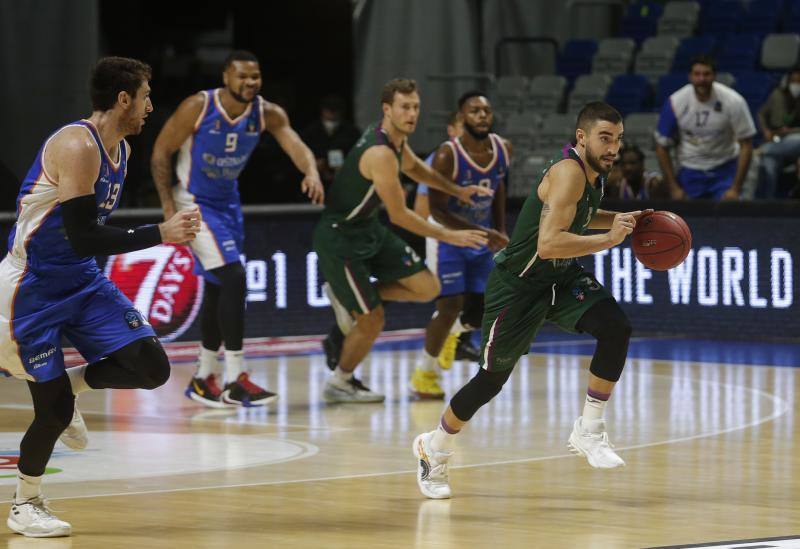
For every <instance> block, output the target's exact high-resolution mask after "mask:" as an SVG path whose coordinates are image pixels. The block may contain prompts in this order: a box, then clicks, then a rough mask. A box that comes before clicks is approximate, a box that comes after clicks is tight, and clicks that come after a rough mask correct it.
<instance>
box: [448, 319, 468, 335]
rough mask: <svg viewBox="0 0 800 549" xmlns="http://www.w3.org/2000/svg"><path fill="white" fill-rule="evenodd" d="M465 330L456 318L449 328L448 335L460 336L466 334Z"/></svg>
mask: <svg viewBox="0 0 800 549" xmlns="http://www.w3.org/2000/svg"><path fill="white" fill-rule="evenodd" d="M466 331H467V329H466V328H465V327H464V325H463V324H461V318H457V319H456V321H455V322H453V325H452V326H450V333H451V334H461V332H466Z"/></svg>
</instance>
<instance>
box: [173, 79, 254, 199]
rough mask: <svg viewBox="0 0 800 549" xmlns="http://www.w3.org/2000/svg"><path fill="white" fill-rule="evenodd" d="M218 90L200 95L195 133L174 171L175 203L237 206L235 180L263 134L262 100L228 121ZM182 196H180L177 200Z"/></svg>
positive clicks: (237, 191)
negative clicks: (201, 97) (175, 185)
mask: <svg viewBox="0 0 800 549" xmlns="http://www.w3.org/2000/svg"><path fill="white" fill-rule="evenodd" d="M219 92H220V90H219V89H215V90H206V91H202V92H200V93H202V94H203V96H204V97H205V103H204V105H203V110H202V112H201V113H200V116H199V117H198V118H197V122H196V124H195V127H194V133H193V134H192V135H191V136H190V137H189V138H188V139H187V140H186V141H185V142H184V143H183V145H182V146H181V149H180V151H179V153H178V162H177V165H176V167H175V171H176V173H177V178H178V187H177V188H176V194H177V195H179V196H176V199H177V200H178V202H180V203H186V202H197V203H200V204H206V205H208V206H212V207H213V206H217V207H222V208H226V207H227V205H228V204H230V203H234V202H235V203H238V201H239V187H238V181H237V180H238V177H239V174H240V173H241V172H242V170H243V169H244V167H245V165H246V164H247V160H248V159H249V158H250V154H252V152H253V149H255V148H256V145H258V142H259V139H260V138H261V132H262V131H263V130H264V119H263V108H262V101H263V99H261V97H258V96H257V97H256V98H255V99H254V100H253V101H252V103H250V104H249V105H248V106H247V109H245V111H244V112H243V113H242V114H240V115H239V116H237V117H236V118H235V119H231V118H230V116H228V113H226V112H225V109H224V107H223V106H222V102H221V101H220V98H219ZM180 195H182V196H180Z"/></svg>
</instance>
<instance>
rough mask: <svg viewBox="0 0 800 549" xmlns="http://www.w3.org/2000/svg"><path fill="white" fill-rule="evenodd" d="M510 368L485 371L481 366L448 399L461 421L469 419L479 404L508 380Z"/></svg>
mask: <svg viewBox="0 0 800 549" xmlns="http://www.w3.org/2000/svg"><path fill="white" fill-rule="evenodd" d="M511 372H512V370H505V371H502V372H487V371H486V370H484V369H483V368H481V369H480V370H478V373H477V374H476V375H475V377H473V378H472V379H470V380H469V383H467V384H466V385H464V386H463V387H462V388H461V390H460V391H459V392H457V393H456V394H455V396H454V397H453V398H452V400H451V401H450V408H451V409H452V410H453V413H454V414H455V415H456V417H457V418H458V419H460V420H461V421H469V420H470V419H472V416H473V415H475V412H477V411H478V410H479V409H480V408H481V406H483V405H484V404H486V403H487V402H489V401H490V400H492V399H493V398H494V397H495V396H497V394H498V393H499V392H500V390H501V389H502V388H503V385H505V383H506V381H508V378H509V376H510V375H511Z"/></svg>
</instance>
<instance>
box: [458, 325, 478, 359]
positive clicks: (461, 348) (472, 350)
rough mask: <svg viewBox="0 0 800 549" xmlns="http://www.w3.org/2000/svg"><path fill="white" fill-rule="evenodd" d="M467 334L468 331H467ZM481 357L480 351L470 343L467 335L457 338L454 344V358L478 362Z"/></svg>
mask: <svg viewBox="0 0 800 549" xmlns="http://www.w3.org/2000/svg"><path fill="white" fill-rule="evenodd" d="M467 334H469V332H467ZM480 359H481V351H480V349H478V348H477V347H476V346H475V345H473V344H472V340H471V338H469V337H464V338H459V339H458V345H457V346H456V360H469V361H472V362H478V361H479V360H480Z"/></svg>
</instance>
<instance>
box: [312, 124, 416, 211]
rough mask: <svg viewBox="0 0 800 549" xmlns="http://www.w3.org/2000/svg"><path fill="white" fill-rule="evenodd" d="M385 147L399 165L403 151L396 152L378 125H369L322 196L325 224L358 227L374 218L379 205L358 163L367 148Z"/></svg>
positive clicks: (373, 189) (369, 182) (372, 188)
mask: <svg viewBox="0 0 800 549" xmlns="http://www.w3.org/2000/svg"><path fill="white" fill-rule="evenodd" d="M376 145H386V146H387V147H389V148H390V149H392V151H393V152H394V153H395V154H396V155H397V163H398V165H399V164H400V163H401V160H402V155H403V150H402V148H401V149H400V150H396V149H395V147H394V145H393V144H392V142H391V141H390V140H389V136H388V135H387V134H386V132H385V131H384V130H383V129H381V127H380V123H377V124H372V125H370V126H369V127H368V128H367V129H366V130H364V133H363V134H362V135H361V138H360V139H359V140H358V141H357V142H356V144H355V145H354V146H353V148H352V149H351V150H350V152H349V153H348V155H347V158H345V161H344V165H343V166H342V169H341V170H339V172H338V173H337V174H336V177H335V178H334V180H333V185H331V188H330V189H329V190H328V192H327V193H326V195H325V211H324V212H323V214H322V215H323V217H325V219H326V221H328V222H330V223H332V224H334V225H339V226H343V225H344V226H346V225H352V224H360V223H363V222H365V221H369V220H373V219H375V218H376V217H377V215H378V206H379V205H380V203H381V200H380V198H379V197H378V194H377V193H376V192H375V185H373V183H372V181H370V180H369V179H367V178H366V177H364V176H363V175H361V170H359V169H358V164H359V162H360V161H361V156H362V155H363V154H364V152H365V151H366V150H367V149H369V148H370V147H374V146H376ZM398 174H399V170H398Z"/></svg>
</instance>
